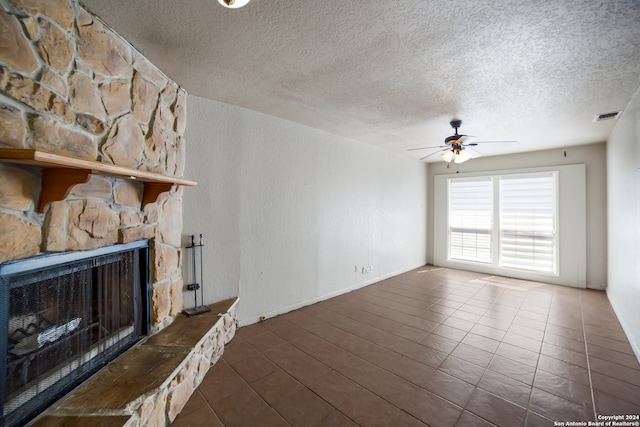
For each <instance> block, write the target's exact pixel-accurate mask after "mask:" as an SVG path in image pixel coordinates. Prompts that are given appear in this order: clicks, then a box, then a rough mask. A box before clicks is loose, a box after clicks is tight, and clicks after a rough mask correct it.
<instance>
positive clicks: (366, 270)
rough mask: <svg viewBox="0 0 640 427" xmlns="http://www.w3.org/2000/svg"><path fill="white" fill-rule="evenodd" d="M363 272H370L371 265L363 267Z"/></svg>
mask: <svg viewBox="0 0 640 427" xmlns="http://www.w3.org/2000/svg"><path fill="white" fill-rule="evenodd" d="M365 273H371V266H370V265H369V266H367V268H366V269H365Z"/></svg>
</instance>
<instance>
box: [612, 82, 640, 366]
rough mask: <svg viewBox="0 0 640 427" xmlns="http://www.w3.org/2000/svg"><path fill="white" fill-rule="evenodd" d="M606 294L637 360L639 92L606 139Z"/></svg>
mask: <svg viewBox="0 0 640 427" xmlns="http://www.w3.org/2000/svg"><path fill="white" fill-rule="evenodd" d="M607 171H608V174H607V175H608V176H607V177H608V179H607V183H608V185H607V187H608V195H609V200H608V215H609V220H608V224H609V245H608V246H609V286H608V288H607V295H608V296H609V300H610V301H611V305H613V308H614V309H615V311H616V314H617V315H618V319H619V320H620V323H621V324H622V327H623V328H624V330H625V332H626V334H627V337H628V338H629V341H630V343H631V346H632V347H633V349H634V351H635V353H636V355H637V356H638V358H639V359H640V310H639V309H638V307H640V92H637V93H636V94H635V96H634V97H633V99H632V100H631V103H630V104H629V106H628V107H627V108H626V110H625V111H624V113H623V114H622V116H621V117H620V119H619V121H618V123H617V124H616V127H615V128H614V130H613V132H612V134H611V136H610V137H609V141H608V142H607Z"/></svg>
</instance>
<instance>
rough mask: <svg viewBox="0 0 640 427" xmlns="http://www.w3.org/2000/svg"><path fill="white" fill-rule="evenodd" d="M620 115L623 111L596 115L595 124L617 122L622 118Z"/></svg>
mask: <svg viewBox="0 0 640 427" xmlns="http://www.w3.org/2000/svg"><path fill="white" fill-rule="evenodd" d="M620 114H622V111H612V112H610V113H602V114H596V116H595V117H594V118H593V123H595V122H601V121H603V120H617V119H618V118H619V117H620Z"/></svg>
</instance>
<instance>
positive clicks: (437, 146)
mask: <svg viewBox="0 0 640 427" xmlns="http://www.w3.org/2000/svg"><path fill="white" fill-rule="evenodd" d="M444 147H447V146H446V145H435V146H433V147H420V148H407V151H415V150H428V149H429V148H444Z"/></svg>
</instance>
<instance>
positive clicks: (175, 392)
mask: <svg viewBox="0 0 640 427" xmlns="http://www.w3.org/2000/svg"><path fill="white" fill-rule="evenodd" d="M236 304H237V299H231V300H227V301H222V302H220V303H217V304H214V305H211V306H210V307H211V312H209V313H205V314H201V315H198V316H195V317H186V316H183V315H181V316H178V317H177V318H176V320H175V321H174V322H173V323H172V324H171V325H170V326H168V327H167V328H165V329H163V330H162V331H160V332H159V333H157V334H155V335H153V336H150V337H148V338H146V339H145V340H143V341H142V342H141V343H139V344H138V345H136V346H135V347H133V348H132V349H131V350H129V351H128V352H126V353H125V354H124V355H122V356H121V357H119V358H118V359H116V360H115V361H114V362H112V363H111V364H110V365H108V366H107V367H106V368H104V369H103V370H101V371H100V372H98V373H97V374H96V375H94V376H92V377H91V378H90V379H89V380H88V381H86V382H84V383H83V384H82V385H81V386H80V387H78V388H77V389H76V390H74V391H73V392H72V393H71V394H69V395H68V396H66V397H65V398H64V399H62V400H60V401H59V402H57V403H56V404H55V405H53V406H52V407H51V408H49V410H47V411H46V412H45V413H44V414H42V415H41V416H40V417H38V418H37V419H36V420H35V421H34V422H33V423H32V424H31V426H32V427H44V426H65V427H75V426H78V427H84V426H87V425H92V426H93V427H100V426H114V425H122V426H126V427H133V426H136V427H137V426H142V425H149V426H163V425H168V424H169V423H171V422H172V421H173V420H174V419H175V417H176V416H177V415H178V414H179V413H180V411H181V410H182V408H183V407H184V405H185V404H186V403H187V400H189V397H190V396H191V394H192V393H193V391H194V390H195V389H196V387H197V386H198V385H199V384H200V382H202V379H203V378H204V375H205V374H206V373H207V371H208V370H209V367H210V366H211V365H212V364H214V363H215V362H217V361H218V359H219V358H220V356H222V353H223V351H224V345H225V344H226V343H228V342H229V341H230V340H231V338H233V336H234V334H235V330H236Z"/></svg>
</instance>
